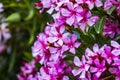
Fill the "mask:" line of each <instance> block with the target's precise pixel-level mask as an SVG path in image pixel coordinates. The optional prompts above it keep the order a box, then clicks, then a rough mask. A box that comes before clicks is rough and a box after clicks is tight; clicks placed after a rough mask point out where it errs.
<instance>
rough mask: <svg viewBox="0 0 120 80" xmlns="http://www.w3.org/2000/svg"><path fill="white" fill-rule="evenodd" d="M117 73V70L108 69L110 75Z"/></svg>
mask: <svg viewBox="0 0 120 80" xmlns="http://www.w3.org/2000/svg"><path fill="white" fill-rule="evenodd" d="M117 71H118V69H117V68H110V69H109V72H110V73H112V74H115V73H117Z"/></svg>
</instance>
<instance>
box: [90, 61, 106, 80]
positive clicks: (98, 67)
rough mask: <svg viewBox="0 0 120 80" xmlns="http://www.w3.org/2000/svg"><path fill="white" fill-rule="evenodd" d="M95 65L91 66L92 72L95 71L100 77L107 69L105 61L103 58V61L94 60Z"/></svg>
mask: <svg viewBox="0 0 120 80" xmlns="http://www.w3.org/2000/svg"><path fill="white" fill-rule="evenodd" d="M94 66H95V67H93V66H92V67H91V68H90V72H92V73H94V74H95V75H96V76H97V77H98V78H99V77H100V76H101V74H102V73H103V72H104V71H105V70H106V66H105V61H104V60H102V61H101V62H100V61H99V60H98V59H95V60H94Z"/></svg>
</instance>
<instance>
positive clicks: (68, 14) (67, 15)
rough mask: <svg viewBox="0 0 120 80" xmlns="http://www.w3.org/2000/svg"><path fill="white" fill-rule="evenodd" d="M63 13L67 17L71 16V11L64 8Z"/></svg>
mask: <svg viewBox="0 0 120 80" xmlns="http://www.w3.org/2000/svg"><path fill="white" fill-rule="evenodd" d="M61 14H62V15H63V16H65V17H69V16H71V12H70V11H68V10H67V9H64V8H62V9H61Z"/></svg>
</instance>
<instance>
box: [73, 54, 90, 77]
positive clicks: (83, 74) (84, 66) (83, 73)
mask: <svg viewBox="0 0 120 80" xmlns="http://www.w3.org/2000/svg"><path fill="white" fill-rule="evenodd" d="M74 64H75V65H76V66H77V67H79V69H78V70H76V69H74V70H72V73H73V75H74V76H77V75H79V74H80V77H79V78H86V72H87V71H88V69H89V67H90V65H89V64H87V61H86V59H85V56H82V60H81V61H80V59H79V58H78V57H77V56H75V58H74Z"/></svg>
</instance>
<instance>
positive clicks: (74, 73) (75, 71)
mask: <svg viewBox="0 0 120 80" xmlns="http://www.w3.org/2000/svg"><path fill="white" fill-rule="evenodd" d="M81 72H82V71H81V69H79V70H75V69H74V70H72V73H73V75H74V76H77V75H79V74H80V73H81Z"/></svg>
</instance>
